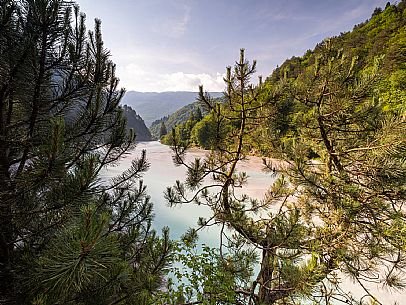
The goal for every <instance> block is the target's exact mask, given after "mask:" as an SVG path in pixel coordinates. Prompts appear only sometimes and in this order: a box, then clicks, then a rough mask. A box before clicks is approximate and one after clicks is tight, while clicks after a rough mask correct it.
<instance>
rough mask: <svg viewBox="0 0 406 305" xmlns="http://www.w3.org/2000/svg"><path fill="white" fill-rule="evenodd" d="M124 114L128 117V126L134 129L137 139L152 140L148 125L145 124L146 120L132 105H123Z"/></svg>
mask: <svg viewBox="0 0 406 305" xmlns="http://www.w3.org/2000/svg"><path fill="white" fill-rule="evenodd" d="M123 110H124V115H125V117H126V118H127V128H128V130H129V129H130V128H132V129H134V131H135V134H136V138H135V139H136V141H151V140H152V137H151V133H150V132H149V129H148V128H147V126H145V122H144V120H143V119H142V118H141V117H140V116H139V115H138V114H137V113H136V112H135V110H134V109H132V108H131V107H130V106H127V105H124V106H123Z"/></svg>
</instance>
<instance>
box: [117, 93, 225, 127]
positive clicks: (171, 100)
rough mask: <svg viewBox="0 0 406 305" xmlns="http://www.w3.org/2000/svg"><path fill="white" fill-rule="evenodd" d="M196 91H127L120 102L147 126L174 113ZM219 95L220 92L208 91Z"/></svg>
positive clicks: (191, 100)
mask: <svg viewBox="0 0 406 305" xmlns="http://www.w3.org/2000/svg"><path fill="white" fill-rule="evenodd" d="M197 95H198V93H197V92H190V91H168V92H137V91H128V92H127V93H126V94H125V95H124V97H123V100H122V104H126V105H129V106H131V107H132V108H133V109H134V110H135V111H136V112H137V113H138V114H139V115H140V116H141V117H142V118H143V119H144V121H145V124H146V125H147V126H150V125H151V123H152V122H153V121H155V120H157V119H159V118H162V117H164V116H167V115H170V114H172V113H174V112H175V111H176V110H178V109H179V108H181V107H183V106H185V105H187V104H190V103H192V102H193V101H195V100H196V97H197ZM210 95H211V96H212V97H219V96H221V95H222V92H210Z"/></svg>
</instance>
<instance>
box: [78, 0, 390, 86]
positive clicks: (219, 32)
mask: <svg viewBox="0 0 406 305" xmlns="http://www.w3.org/2000/svg"><path fill="white" fill-rule="evenodd" d="M77 2H78V3H79V5H80V8H81V11H83V12H84V13H86V16H87V20H88V22H87V24H88V26H89V28H90V27H93V20H94V18H96V17H97V18H100V19H101V20H102V33H103V38H104V41H105V46H106V47H107V48H108V49H110V51H111V54H112V59H113V61H114V62H115V63H116V64H117V75H118V77H119V78H120V80H121V83H120V84H121V86H123V87H125V88H127V90H137V91H158V92H160V91H180V90H187V91H197V90H198V86H199V84H201V83H203V84H204V86H205V89H206V90H210V91H222V90H223V89H224V82H223V80H222V78H223V75H224V72H225V67H226V66H228V65H233V63H234V61H235V60H237V59H238V56H239V49H240V48H245V49H246V56H247V58H248V59H256V60H257V61H258V65H257V67H258V68H257V71H258V74H262V75H264V77H266V76H268V75H269V74H270V73H271V72H272V70H273V69H274V68H275V67H276V66H277V65H280V64H281V63H282V62H283V61H284V60H285V59H286V58H290V57H291V56H293V55H296V56H300V55H303V53H304V52H305V51H306V50H307V49H313V48H314V46H315V44H316V43H318V42H320V41H322V40H323V39H324V38H326V37H329V36H333V35H338V34H340V32H345V31H349V30H351V29H352V27H353V26H354V25H355V24H358V23H360V22H362V21H364V20H366V19H368V18H370V16H371V14H372V12H373V10H374V8H376V7H384V6H385V4H386V2H387V0H278V1H276V0H115V1H113V0H77Z"/></svg>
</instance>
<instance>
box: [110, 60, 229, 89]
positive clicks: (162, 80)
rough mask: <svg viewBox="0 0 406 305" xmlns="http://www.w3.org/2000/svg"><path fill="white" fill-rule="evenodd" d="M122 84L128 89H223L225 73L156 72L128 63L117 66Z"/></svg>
mask: <svg viewBox="0 0 406 305" xmlns="http://www.w3.org/2000/svg"><path fill="white" fill-rule="evenodd" d="M117 75H118V76H119V78H120V85H121V86H123V87H125V88H126V89H127V90H136V91H143V92H148V91H154V92H162V91H198V90H199V86H200V85H203V87H204V89H205V90H207V91H223V90H224V88H225V85H224V80H223V78H224V76H225V74H221V73H215V74H208V73H198V74H193V73H184V72H174V73H161V74H159V73H154V72H153V71H147V70H145V69H143V68H142V67H141V66H139V65H137V64H133V63H131V64H128V65H126V66H124V67H118V68H117Z"/></svg>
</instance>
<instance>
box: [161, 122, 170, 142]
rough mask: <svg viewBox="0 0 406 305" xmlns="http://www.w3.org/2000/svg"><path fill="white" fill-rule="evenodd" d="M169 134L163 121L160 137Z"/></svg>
mask: <svg viewBox="0 0 406 305" xmlns="http://www.w3.org/2000/svg"><path fill="white" fill-rule="evenodd" d="M167 134H168V131H167V130H166V126H165V122H164V121H162V122H161V127H160V128H159V138H162V137H163V136H166V135H167Z"/></svg>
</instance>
